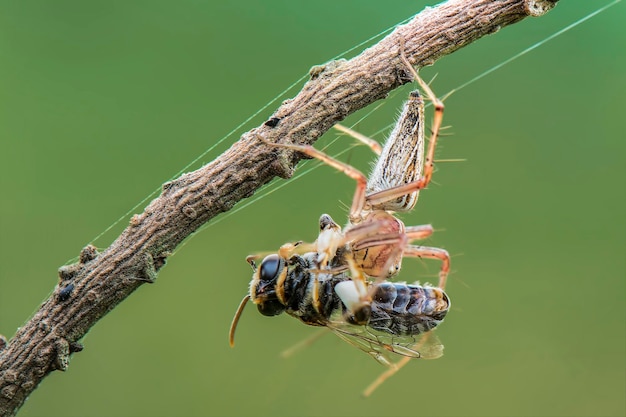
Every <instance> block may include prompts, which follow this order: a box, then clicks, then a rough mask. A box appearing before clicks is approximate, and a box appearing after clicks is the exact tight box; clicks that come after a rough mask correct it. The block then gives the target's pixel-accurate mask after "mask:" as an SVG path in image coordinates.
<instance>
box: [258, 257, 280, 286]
mask: <svg viewBox="0 0 626 417" xmlns="http://www.w3.org/2000/svg"><path fill="white" fill-rule="evenodd" d="M279 266H280V258H279V257H278V255H276V254H274V255H269V256H266V257H265V259H263V262H261V266H260V267H259V269H260V275H259V276H260V278H261V281H271V280H273V279H274V278H276V275H278V267H279Z"/></svg>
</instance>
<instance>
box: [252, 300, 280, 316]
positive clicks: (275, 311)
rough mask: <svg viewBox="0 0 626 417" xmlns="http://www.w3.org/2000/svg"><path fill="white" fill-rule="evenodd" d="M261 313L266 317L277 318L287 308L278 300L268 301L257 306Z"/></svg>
mask: <svg viewBox="0 0 626 417" xmlns="http://www.w3.org/2000/svg"><path fill="white" fill-rule="evenodd" d="M257 308H258V309H259V313H261V314H263V315H264V316H277V315H279V314H281V313H282V312H283V311H285V306H284V305H282V304H281V303H280V301H278V300H267V301H265V302H263V303H261V304H258V305H257Z"/></svg>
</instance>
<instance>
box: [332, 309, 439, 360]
mask: <svg viewBox="0 0 626 417" xmlns="http://www.w3.org/2000/svg"><path fill="white" fill-rule="evenodd" d="M327 326H328V328H329V329H331V330H332V331H333V332H334V333H335V334H336V335H337V336H339V337H340V338H341V339H343V340H344V341H346V342H348V343H349V344H351V345H353V346H355V347H357V348H359V349H361V350H362V351H363V352H365V353H367V354H368V355H370V356H371V357H373V358H374V359H376V361H378V362H379V363H381V364H383V365H385V366H393V365H394V364H395V363H396V362H397V361H398V360H400V359H401V358H402V357H408V358H422V359H437V358H439V357H441V356H443V344H441V342H440V341H439V339H438V338H437V336H435V335H434V334H433V332H432V331H430V332H427V333H423V334H420V335H417V336H397V335H392V334H389V333H385V332H381V331H377V330H374V329H372V328H371V327H369V326H358V325H354V324H350V323H348V322H346V321H345V320H342V319H339V320H333V321H330V322H329V323H328V324H327Z"/></svg>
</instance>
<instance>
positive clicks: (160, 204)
mask: <svg viewBox="0 0 626 417" xmlns="http://www.w3.org/2000/svg"><path fill="white" fill-rule="evenodd" d="M557 1H558V0H502V1H493V0H450V1H448V2H447V3H444V4H441V5H439V6H437V7H435V8H430V9H427V10H424V11H423V12H422V13H420V14H419V15H417V16H416V17H415V18H414V19H413V20H411V21H410V22H409V23H408V24H406V25H403V26H400V27H398V28H397V29H396V30H395V31H394V32H393V33H391V34H390V35H388V36H387V37H386V38H384V39H383V40H381V41H380V42H379V43H378V44H376V45H374V46H372V47H371V48H369V49H367V50H365V51H364V52H363V53H361V54H360V55H359V56H357V57H355V58H353V59H351V60H349V61H345V60H339V61H333V62H329V63H327V64H325V65H321V66H317V67H314V68H312V69H311V72H310V75H311V79H310V81H309V82H308V83H307V84H306V85H305V86H304V87H303V89H302V90H301V91H300V93H299V94H298V95H297V96H296V97H295V98H293V99H292V100H288V101H287V102H284V103H283V104H282V105H281V106H280V107H279V108H278V109H277V110H276V111H275V113H274V114H273V115H272V116H271V117H270V118H269V119H268V120H267V121H266V122H265V123H264V124H263V125H261V126H258V127H256V128H254V129H252V130H250V131H249V132H247V133H245V134H243V135H242V137H241V139H240V140H239V141H238V142H237V143H235V144H234V145H233V146H232V147H231V148H230V149H229V150H228V151H226V152H225V153H224V154H222V155H220V156H219V157H218V158H217V159H216V160H215V161H213V162H211V163H209V164H208V165H205V166H204V167H202V168H200V169H198V170H197V171H194V172H191V173H188V174H184V175H182V176H181V177H179V178H177V179H175V180H174V181H172V182H169V183H167V184H165V185H164V186H163V191H162V193H161V195H160V196H159V197H158V198H156V199H155V200H153V201H152V202H151V203H150V204H149V205H148V207H146V209H145V211H144V212H143V213H142V214H138V215H135V216H133V218H132V219H131V221H130V224H129V226H128V227H127V228H126V230H124V232H122V234H121V235H120V236H119V237H118V238H117V240H115V242H114V243H113V244H112V245H111V246H110V247H109V248H107V249H106V250H105V251H104V252H102V253H98V252H97V251H96V249H95V247H93V246H87V247H86V248H85V249H83V251H82V252H81V254H80V261H79V262H78V263H76V264H73V265H70V266H66V267H62V268H61V269H60V270H59V277H60V280H59V284H58V285H57V287H56V288H55V290H54V292H53V294H52V296H51V297H50V298H49V299H48V300H46V301H45V302H44V303H43V305H42V306H41V307H40V308H39V310H38V311H37V312H36V313H35V315H34V316H33V317H32V318H31V319H30V320H29V321H28V322H27V323H26V324H25V325H24V326H23V327H21V328H20V329H19V330H18V332H17V333H16V334H15V336H14V337H13V338H12V339H11V340H10V341H9V342H8V343H6V341H4V342H3V338H2V337H0V415H1V416H9V415H14V414H15V413H17V411H18V410H19V408H20V407H21V405H22V404H23V403H24V400H25V399H26V398H27V397H28V396H29V395H30V394H31V393H32V392H33V390H34V389H35V388H36V387H37V386H38V385H39V383H40V382H41V381H42V380H43V378H45V377H46V376H47V375H48V374H49V373H50V372H52V371H54V370H57V369H58V370H62V371H63V370H65V369H67V367H68V363H69V359H70V355H71V354H72V353H74V352H78V351H80V350H82V345H80V343H79V341H80V340H81V338H82V337H83V336H84V335H85V334H86V333H87V332H88V331H89V329H90V328H91V327H92V326H93V325H94V324H95V323H96V322H97V321H98V320H99V319H100V318H102V317H103V316H104V315H105V314H106V313H107V312H109V311H111V310H112V309H113V308H115V307H116V306H117V305H118V304H119V303H120V302H121V301H122V300H124V299H125V298H126V297H127V296H128V295H130V294H131V293H132V292H133V291H134V290H135V289H137V288H138V287H139V286H141V285H142V284H143V283H146V282H154V281H155V279H156V277H157V273H158V271H159V269H160V268H161V267H162V266H163V265H164V263H165V260H166V258H167V257H168V255H169V254H170V253H171V251H173V250H174V248H176V246H177V245H178V244H179V243H180V242H182V241H183V239H185V238H186V237H187V236H189V235H190V234H191V233H192V232H194V231H195V230H196V229H198V228H199V227H200V226H202V225H203V224H204V223H206V222H207V221H208V220H210V219H212V218H213V217H215V216H216V215H218V214H219V213H222V212H225V211H228V210H229V209H230V208H232V207H233V206H234V205H235V203H237V202H238V201H239V200H241V199H243V198H246V197H249V196H251V195H252V194H253V193H254V192H255V191H256V190H257V189H258V188H259V187H261V186H262V185H264V184H266V183H268V182H269V181H270V180H272V179H273V178H274V177H276V176H279V177H282V178H289V177H290V176H291V175H292V174H293V171H294V169H295V165H296V164H297V162H298V161H299V159H300V158H301V155H299V154H297V153H293V152H289V151H284V150H276V149H275V148H270V147H268V146H265V145H264V144H263V143H261V142H259V141H258V139H257V136H258V135H261V136H263V137H264V138H266V139H267V140H269V141H280V142H293V143H300V144H312V143H313V142H315V141H316V140H317V139H318V138H319V137H320V136H321V135H322V134H323V133H324V132H326V131H327V130H328V129H330V128H331V127H332V126H333V125H334V124H335V123H337V122H339V121H341V120H343V119H344V118H345V117H346V116H348V115H349V114H351V113H353V112H355V111H357V110H359V109H361V108H363V107H365V106H367V105H369V104H370V103H373V102H374V101H376V100H379V99H382V98H385V97H386V95H387V94H388V93H389V92H390V91H391V90H393V89H394V88H396V87H398V86H400V85H402V84H404V83H406V82H409V81H410V76H408V75H407V74H406V73H405V67H404V65H403V64H402V63H401V62H400V58H399V55H398V45H399V43H400V39H403V40H404V43H405V52H406V56H407V58H408V59H409V61H410V62H411V63H412V64H413V65H415V66H416V67H423V66H425V65H431V64H432V63H434V62H435V61H436V60H437V59H438V58H440V57H442V56H444V55H446V54H449V53H452V52H454V51H456V50H457V49H459V48H461V47H463V46H465V45H467V44H469V43H471V42H473V41H474V40H476V39H478V38H480V37H482V36H484V35H487V34H490V33H494V32H496V31H497V30H499V29H500V28H501V27H503V26H506V25H509V24H512V23H516V22H518V21H520V20H522V19H524V18H525V17H527V16H540V15H542V14H544V13H545V12H547V11H548V10H549V9H551V8H552V7H554V5H555V4H556V2H557Z"/></svg>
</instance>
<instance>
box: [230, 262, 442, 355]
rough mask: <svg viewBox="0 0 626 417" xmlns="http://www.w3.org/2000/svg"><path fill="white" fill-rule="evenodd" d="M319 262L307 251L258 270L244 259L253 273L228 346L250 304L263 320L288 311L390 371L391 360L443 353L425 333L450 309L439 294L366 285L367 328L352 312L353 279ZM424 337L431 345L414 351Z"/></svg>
mask: <svg viewBox="0 0 626 417" xmlns="http://www.w3.org/2000/svg"><path fill="white" fill-rule="evenodd" d="M317 257H318V254H317V253H316V252H309V253H306V254H303V255H302V256H300V255H293V256H292V257H291V258H290V259H288V260H286V259H283V258H281V257H280V256H279V255H277V254H272V255H269V256H267V257H266V258H265V259H264V260H263V261H262V262H261V264H260V265H259V266H258V267H257V266H256V264H255V262H254V260H253V259H252V258H249V259H248V261H249V262H250V265H251V266H252V268H253V270H254V274H253V278H252V281H251V283H250V293H249V295H246V296H245V297H244V298H243V300H242V302H241V304H240V305H239V308H238V310H237V313H236V315H235V318H234V319H233V322H232V325H231V329H230V334H229V341H230V344H231V346H233V345H234V337H235V330H236V327H237V323H238V321H239V318H240V317H241V313H242V312H243V309H244V307H245V305H246V304H247V302H248V301H249V300H252V302H253V303H254V304H256V305H257V308H258V310H259V312H260V313H261V314H263V315H265V316H275V315H278V314H281V313H283V312H286V313H287V314H289V315H291V316H293V317H296V318H298V319H300V320H301V321H302V322H303V323H305V324H308V325H311V326H324V327H327V328H329V329H330V330H332V331H333V332H334V333H335V334H336V335H337V336H339V337H340V338H341V339H343V340H345V341H346V342H348V343H350V344H352V345H354V346H356V347H357V348H359V349H361V350H363V351H364V352H366V353H368V354H369V355H370V356H372V357H373V358H374V359H376V360H377V361H378V362H380V363H381V364H383V365H386V366H390V367H393V366H394V363H395V362H396V360H395V356H394V355H401V356H404V357H407V358H428V359H434V358H438V357H440V356H441V355H442V354H443V345H441V344H440V343H439V342H438V340H437V339H436V338H435V337H434V336H432V337H431V335H430V333H427V332H429V331H430V330H432V329H434V328H435V327H436V326H438V325H439V323H441V321H442V320H443V319H444V317H445V316H446V314H447V312H448V310H449V308H450V300H449V298H448V296H447V295H446V293H445V292H444V291H443V290H441V289H440V288H436V287H431V286H428V285H424V286H422V285H418V284H413V285H409V284H404V283H391V282H387V281H385V282H381V283H375V282H368V283H367V284H366V286H367V290H368V291H369V293H370V294H371V297H372V300H371V303H370V305H369V307H370V308H369V311H368V318H367V324H362V323H360V322H359V320H357V319H356V318H355V317H354V315H353V311H352V308H351V307H352V305H353V304H354V302H355V301H358V299H359V295H358V292H357V289H356V288H357V287H356V286H355V282H354V281H353V280H352V277H351V276H349V275H348V274H346V273H343V272H338V273H328V272H325V271H320V270H317V269H316V265H317V263H318V259H317ZM425 334H427V335H428V336H429V337H428V339H429V342H430V343H429V344H427V345H426V344H422V345H421V346H420V348H419V350H418V349H416V348H415V346H416V345H417V344H418V343H419V341H420V339H421V338H422V337H423V336H424V335H425Z"/></svg>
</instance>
